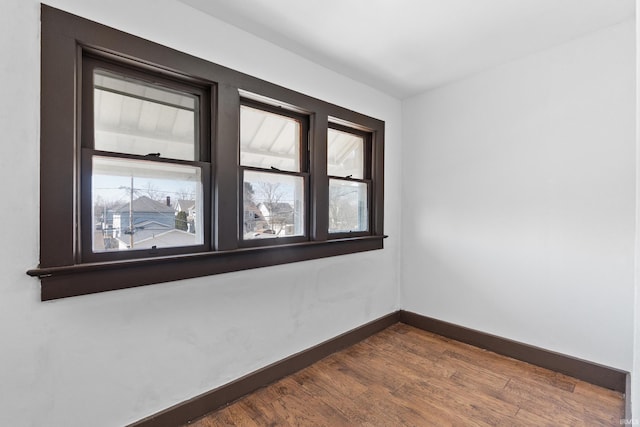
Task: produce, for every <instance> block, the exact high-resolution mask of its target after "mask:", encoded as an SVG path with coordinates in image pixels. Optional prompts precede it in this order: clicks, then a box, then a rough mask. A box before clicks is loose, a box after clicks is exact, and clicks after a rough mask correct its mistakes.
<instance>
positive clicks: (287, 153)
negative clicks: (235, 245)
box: [240, 101, 309, 245]
mask: <svg viewBox="0 0 640 427" xmlns="http://www.w3.org/2000/svg"><path fill="white" fill-rule="evenodd" d="M308 133H309V126H308V120H307V117H305V116H302V115H298V114H295V113H293V112H286V111H283V110H282V109H280V110H274V109H273V108H270V107H269V106H267V105H260V104H256V103H251V102H249V101H243V104H242V105H241V106H240V166H241V168H240V169H241V173H242V185H243V192H242V206H243V208H242V211H243V230H242V236H241V240H242V241H243V243H244V244H245V245H246V243H247V242H249V241H254V243H252V244H256V242H255V241H256V240H261V239H264V238H267V239H276V238H278V239H283V238H284V239H286V240H287V241H301V240H303V239H304V238H305V237H306V236H308V233H307V224H308V221H307V220H306V213H307V212H306V209H305V207H306V206H307V202H306V200H307V194H308V191H307V187H308V177H309V174H308V173H307V169H308V167H307V156H306V154H307V147H308V144H307V139H308ZM266 243H267V244H272V243H273V242H272V241H270V242H266Z"/></svg>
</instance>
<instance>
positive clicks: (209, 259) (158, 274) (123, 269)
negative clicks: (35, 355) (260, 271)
mask: <svg viewBox="0 0 640 427" xmlns="http://www.w3.org/2000/svg"><path fill="white" fill-rule="evenodd" d="M386 237H387V236H366V237H352V238H343V239H334V240H327V241H319V242H304V243H291V244H285V245H279V246H268V247H252V248H241V249H236V250H232V251H218V252H206V253H198V254H189V255H180V256H167V257H156V258H145V259H136V260H128V261H113V262H100V263H86V264H76V265H69V266H60V267H40V268H35V269H32V270H29V271H27V274H28V275H29V276H32V277H39V278H40V281H41V299H42V301H47V300H52V299H58V298H66V297H71V296H79V295H87V294H92V293H97V292H105V291H112V290H117V289H126V288H132V287H137V286H144V285H151V284H155V283H163V282H171V281H175V280H182V279H190V278H195V277H202V276H210V275H214V274H221V273H229V272H232V271H241V270H249V269H253V268H259V267H268V266H272V265H279V264H287V263H291V262H298V261H307V260H311V259H317V258H326V257H331V256H336V255H345V254H350V253H357V252H365V251H371V250H376V249H382V248H383V239H384V238H386Z"/></svg>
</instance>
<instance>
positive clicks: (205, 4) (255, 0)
mask: <svg viewBox="0 0 640 427" xmlns="http://www.w3.org/2000/svg"><path fill="white" fill-rule="evenodd" d="M179 1H181V2H183V3H185V4H188V5H190V6H192V7H194V8H196V9H199V10H201V11H203V12H205V13H207V14H209V15H212V16H214V17H216V18H219V19H221V20H223V21H226V22H228V23H230V24H232V25H235V26H237V27H239V28H241V29H244V30H246V31H248V32H251V33H253V34H255V35H257V36H259V37H261V38H263V39H266V40H268V41H270V42H272V43H274V44H277V45H279V46H281V47H283V48H286V49H288V50H290V51H293V52H295V53H297V54H299V55H301V56H304V57H306V58H308V59H310V60H312V61H314V62H316V63H318V64H320V65H323V66H325V67H327V68H330V69H333V70H335V71H337V72H340V73H342V74H344V75H347V76H349V77H351V78H354V79H356V80H359V81H361V82H363V83H366V84H369V85H371V86H374V87H376V88H378V89H380V90H382V91H385V92H387V93H389V94H391V95H394V96H396V97H398V98H405V97H408V96H411V95H415V94H417V93H420V92H423V91H425V90H428V89H430V88H434V87H436V86H440V85H442V84H445V83H447V82H450V81H453V80H457V79H460V78H462V77H464V76H467V75H470V74H473V73H476V72H479V71H482V70H484V69H487V68H490V67H493V66H496V65H498V64H501V63H504V62H507V61H510V60H513V59H516V58H518V57H522V56H525V55H528V54H531V53H534V52H537V51H540V50H543V49H546V48H549V47H551V46H554V45H558V44H561V43H564V42H566V41H569V40H571V39H574V38H576V37H580V36H582V35H585V34H588V33H590V32H593V31H596V30H598V29H600V28H603V27H606V26H609V25H612V24H616V23H619V22H622V21H624V20H626V19H629V18H631V17H633V16H634V14H635V1H634V0H179Z"/></svg>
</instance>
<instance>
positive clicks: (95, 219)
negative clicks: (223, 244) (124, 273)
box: [91, 156, 204, 252]
mask: <svg viewBox="0 0 640 427" xmlns="http://www.w3.org/2000/svg"><path fill="white" fill-rule="evenodd" d="M91 180H92V189H91V206H92V230H93V233H94V234H93V251H94V252H108V251H121V250H130V249H151V248H152V247H153V246H156V247H157V248H167V247H177V246H192V245H201V244H202V243H203V235H204V233H203V226H202V220H203V215H202V204H203V203H202V184H201V170H200V168H198V167H195V166H183V165H175V164H166V163H160V162H152V161H144V160H128V159H114V158H107V157H99V156H94V157H93V174H92V176H91Z"/></svg>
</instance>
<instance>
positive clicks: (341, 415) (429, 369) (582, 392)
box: [189, 323, 624, 427]
mask: <svg viewBox="0 0 640 427" xmlns="http://www.w3.org/2000/svg"><path fill="white" fill-rule="evenodd" d="M623 416H624V401H623V397H622V395H621V394H620V393H618V392H614V391H611V390H606V389H603V388H601V387H597V386H594V385H591V384H588V383H585V382H583V381H580V380H577V379H575V378H572V377H568V376H566V375H562V374H559V373H556V372H552V371H549V370H547V369H543V368H540V367H537V366H533V365H530V364H528V363H525V362H521V361H518V360H515V359H511V358H508V357H504V356H500V355H498V354H495V353H492V352H490V351H486V350H482V349H479V348H477V347H473V346H470V345H468V344H464V343H460V342H457V341H454V340H451V339H448V338H444V337H441V336H438V335H435V334H432V333H430V332H425V331H422V330H419V329H416V328H413V327H410V326H407V325H404V324H401V323H398V324H395V325H393V326H391V327H389V328H387V329H385V330H384V331H381V332H379V333H377V334H375V335H373V336H371V337H369V338H367V339H365V340H363V341H361V342H360V343H358V344H356V345H354V346H351V347H349V348H347V349H345V350H342V351H340V352H338V353H335V354H332V355H330V356H328V357H326V358H325V359H323V360H321V361H319V362H317V363H315V364H314V365H312V366H310V367H308V368H306V369H303V370H301V371H299V372H297V373H295V374H293V375H291V376H288V377H286V378H283V379H281V380H279V381H277V382H275V383H273V384H271V385H270V386H267V387H265V388H262V389H260V390H258V391H256V392H254V393H252V394H250V395H248V396H245V397H244V398H242V399H240V400H238V401H236V402H234V403H232V404H230V405H229V406H227V407H225V408H222V409H219V410H217V411H215V412H212V413H211V414H209V415H208V416H206V417H204V418H201V419H199V420H196V421H194V422H193V423H191V424H189V425H190V426H196V427H213V426H243V427H244V426H311V425H313V426H330V427H339V426H351V425H358V426H376V427H378V426H400V425H402V426H430V425H434V426H436V425H437V426H513V425H517V426H558V425H577V426H609V425H620V419H621V418H623Z"/></svg>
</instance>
